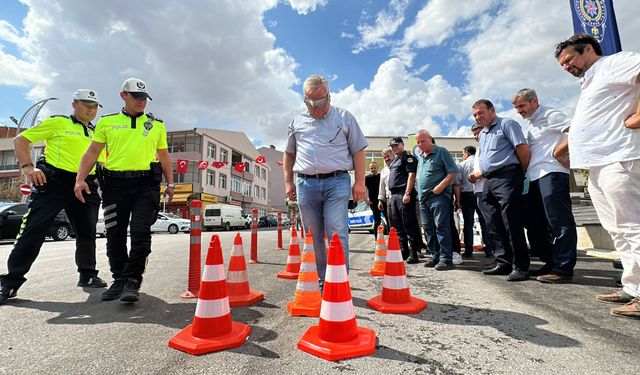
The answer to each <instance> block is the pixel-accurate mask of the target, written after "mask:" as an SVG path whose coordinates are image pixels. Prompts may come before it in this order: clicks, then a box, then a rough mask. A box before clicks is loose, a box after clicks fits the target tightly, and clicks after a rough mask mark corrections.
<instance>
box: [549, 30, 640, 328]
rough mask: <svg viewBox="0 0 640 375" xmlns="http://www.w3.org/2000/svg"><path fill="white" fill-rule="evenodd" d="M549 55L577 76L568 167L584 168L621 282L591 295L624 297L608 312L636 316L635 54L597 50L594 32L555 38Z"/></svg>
mask: <svg viewBox="0 0 640 375" xmlns="http://www.w3.org/2000/svg"><path fill="white" fill-rule="evenodd" d="M555 57H556V59H557V60H558V63H559V64H560V65H561V66H562V68H563V69H564V70H565V71H567V72H569V73H571V74H572V75H574V76H575V77H579V78H581V82H580V83H581V94H580V99H579V100H578V104H577V105H576V111H575V115H574V117H573V120H572V122H571V131H570V132H569V155H570V157H571V168H588V169H589V194H590V195H591V200H592V202H593V205H594V206H595V209H596V212H597V213H598V218H599V219H600V222H601V223H602V226H603V227H604V228H605V229H606V230H607V231H608V232H609V234H610V235H611V238H612V239H613V243H614V246H615V248H616V250H617V251H618V253H619V255H620V261H621V262H622V265H623V268H624V271H623V273H622V286H623V288H622V289H621V290H614V291H613V292H612V293H610V294H603V295H599V296H597V297H596V299H597V300H598V301H602V302H613V303H626V305H624V306H621V307H618V308H614V309H612V310H611V314H613V315H616V316H625V317H630V318H636V319H640V298H639V297H640V130H638V128H639V127H640V111H639V109H640V108H639V107H638V98H639V97H640V54H638V53H634V52H619V53H616V54H614V55H611V56H602V48H601V47H600V44H599V43H598V41H597V40H596V39H595V38H593V37H592V36H591V35H588V34H576V35H574V36H572V37H570V38H569V39H567V40H565V41H564V42H561V43H558V45H557V46H556V51H555Z"/></svg>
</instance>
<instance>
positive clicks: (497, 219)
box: [472, 99, 531, 281]
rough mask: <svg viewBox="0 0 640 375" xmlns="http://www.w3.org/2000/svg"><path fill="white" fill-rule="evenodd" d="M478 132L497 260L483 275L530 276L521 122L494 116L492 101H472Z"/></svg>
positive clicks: (516, 278)
mask: <svg viewBox="0 0 640 375" xmlns="http://www.w3.org/2000/svg"><path fill="white" fill-rule="evenodd" d="M472 108H473V117H474V119H475V120H476V122H477V123H478V124H480V125H482V126H483V130H482V131H481V132H480V169H481V170H482V175H483V177H484V178H485V182H484V187H483V191H482V201H483V203H484V206H485V207H486V210H487V211H486V215H487V217H486V219H487V224H488V226H489V233H490V235H491V239H492V240H493V243H494V245H495V255H496V264H495V266H493V267H491V268H487V269H485V270H484V273H485V274H486V275H509V276H508V277H507V280H508V281H523V280H528V279H529V274H528V271H529V249H528V247H527V242H526V240H525V237H524V227H523V223H522V218H521V215H522V189H523V181H524V172H525V171H526V170H527V167H528V165H529V158H530V157H531V153H530V151H529V145H528V144H527V141H526V139H525V137H524V134H523V133H522V129H521V128H520V124H518V123H517V122H516V121H514V120H512V119H508V118H501V117H497V116H496V110H495V108H494V107H493V103H491V101H489V100H486V99H480V100H478V101H477V102H475V103H474V104H473V107H472Z"/></svg>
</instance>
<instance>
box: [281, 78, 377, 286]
mask: <svg viewBox="0 0 640 375" xmlns="http://www.w3.org/2000/svg"><path fill="white" fill-rule="evenodd" d="M303 89H304V103H305V104H306V106H307V112H306V113H302V114H299V115H296V116H295V117H294V118H293V121H291V124H289V130H288V134H289V138H288V140H287V148H286V150H285V154H284V160H283V164H284V168H283V169H284V182H285V191H286V193H287V197H288V198H289V199H290V200H292V201H294V200H296V199H297V201H298V207H299V208H300V214H301V215H302V224H303V225H304V227H305V228H307V229H308V228H309V227H311V232H312V233H313V245H314V249H315V252H316V265H317V267H318V278H319V279H320V286H322V285H323V284H324V275H325V272H326V269H327V254H326V249H325V244H324V234H325V233H326V234H327V235H328V236H329V237H331V236H332V235H333V234H334V233H337V234H338V236H339V237H340V241H341V242H342V248H343V250H344V255H345V261H346V265H347V269H349V226H348V204H349V190H350V189H351V178H350V177H349V173H348V171H352V170H355V172H354V175H355V176H354V178H355V183H354V185H353V200H354V202H358V201H361V200H364V199H365V185H364V170H365V157H364V149H365V148H366V147H367V145H368V144H367V140H366V138H365V137H364V135H363V134H362V130H360V126H358V123H357V121H356V119H355V118H354V117H353V115H352V114H351V113H349V112H348V111H346V110H344V109H341V108H338V107H334V106H332V105H331V96H330V95H329V83H328V82H327V80H326V79H325V78H324V77H320V76H310V77H309V78H307V79H306V80H305V82H304V86H303ZM294 172H295V173H297V178H296V181H295V184H294V180H293V173H294Z"/></svg>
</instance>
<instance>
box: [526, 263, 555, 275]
mask: <svg viewBox="0 0 640 375" xmlns="http://www.w3.org/2000/svg"><path fill="white" fill-rule="evenodd" d="M552 269H553V267H551V266H549V265H546V264H545V265H544V266H542V267H540V268H538V269H537V270H533V271H529V275H530V276H533V277H537V276H542V275H546V274H548V273H551V270H552Z"/></svg>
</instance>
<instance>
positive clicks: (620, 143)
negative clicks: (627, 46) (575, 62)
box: [569, 52, 640, 168]
mask: <svg viewBox="0 0 640 375" xmlns="http://www.w3.org/2000/svg"><path fill="white" fill-rule="evenodd" d="M638 74H640V54H638V53H634V52H618V53H616V54H614V55H611V56H605V57H601V58H600V59H598V61H596V62H595V63H594V64H593V65H592V66H591V67H590V68H589V69H588V70H587V71H586V72H585V74H584V77H583V79H582V92H581V94H580V99H579V100H578V104H577V105H576V112H575V114H574V116H573V120H572V121H571V130H570V131H569V154H570V155H571V168H589V167H596V166H602V165H607V164H611V163H615V162H621V161H628V160H635V159H638V158H640V130H638V129H628V128H625V126H624V121H625V120H626V119H627V117H629V116H630V115H632V114H633V113H635V112H636V109H637V108H638V98H639V97H640V85H638V84H637V83H636V80H637V78H638Z"/></svg>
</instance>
